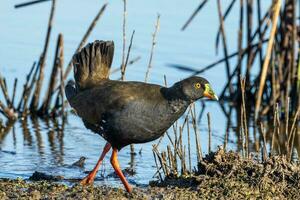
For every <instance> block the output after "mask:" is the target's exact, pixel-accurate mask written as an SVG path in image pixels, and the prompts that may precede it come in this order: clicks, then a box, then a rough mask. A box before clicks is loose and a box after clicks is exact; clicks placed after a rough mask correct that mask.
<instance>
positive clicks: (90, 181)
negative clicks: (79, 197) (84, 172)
mask: <svg viewBox="0 0 300 200" xmlns="http://www.w3.org/2000/svg"><path fill="white" fill-rule="evenodd" d="M93 183H94V178H92V177H90V176H87V177H85V178H84V179H82V180H81V181H80V185H83V186H85V185H92V184H93Z"/></svg>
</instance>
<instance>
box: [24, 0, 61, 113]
mask: <svg viewBox="0 0 300 200" xmlns="http://www.w3.org/2000/svg"><path fill="white" fill-rule="evenodd" d="M55 5H56V0H52V6H51V11H50V17H49V21H48V29H47V35H46V39H45V44H44V49H43V52H42V54H41V57H40V60H39V64H38V67H39V68H40V70H39V76H38V80H37V82H36V86H35V91H34V94H33V96H32V100H31V105H30V109H31V111H37V108H38V104H39V99H40V93H41V89H42V85H43V80H44V70H45V63H46V56H47V51H48V46H49V41H50V35H51V30H52V25H53V18H54V12H55Z"/></svg>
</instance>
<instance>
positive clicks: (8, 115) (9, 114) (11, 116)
mask: <svg viewBox="0 0 300 200" xmlns="http://www.w3.org/2000/svg"><path fill="white" fill-rule="evenodd" d="M0 108H1V111H2V112H3V114H4V116H5V117H6V118H7V119H9V120H15V119H16V118H17V115H16V113H15V112H14V111H13V109H12V108H8V107H6V106H5V105H4V104H3V103H2V102H1V101H0Z"/></svg>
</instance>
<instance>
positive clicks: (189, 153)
mask: <svg viewBox="0 0 300 200" xmlns="http://www.w3.org/2000/svg"><path fill="white" fill-rule="evenodd" d="M187 121H188V123H187V126H186V129H187V133H188V156H189V171H190V173H191V172H192V159H191V137H190V126H189V118H188V117H187Z"/></svg>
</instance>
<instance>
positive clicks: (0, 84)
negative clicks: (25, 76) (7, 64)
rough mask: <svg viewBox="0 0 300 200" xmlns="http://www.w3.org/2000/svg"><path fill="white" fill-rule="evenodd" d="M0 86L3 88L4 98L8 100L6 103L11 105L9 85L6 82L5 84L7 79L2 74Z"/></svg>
mask: <svg viewBox="0 0 300 200" xmlns="http://www.w3.org/2000/svg"><path fill="white" fill-rule="evenodd" d="M0 86H1V90H2V93H3V96H4V99H5V101H6V105H7V106H8V107H11V101H10V98H9V96H8V92H7V87H6V84H5V79H4V78H3V77H2V76H0Z"/></svg>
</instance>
